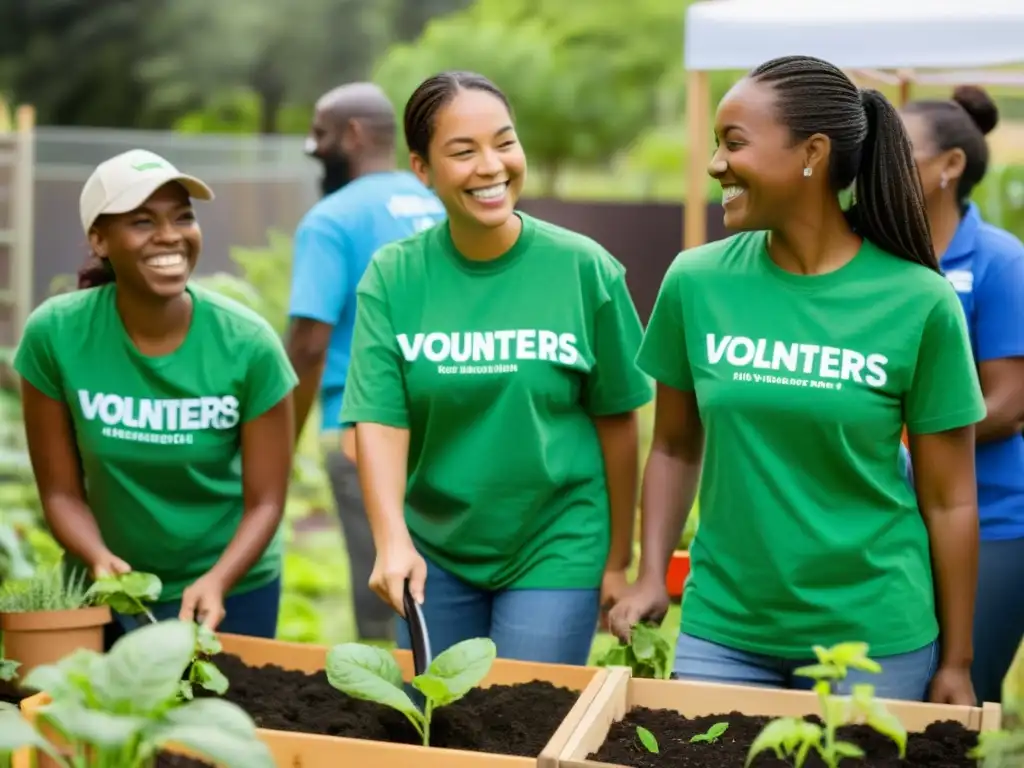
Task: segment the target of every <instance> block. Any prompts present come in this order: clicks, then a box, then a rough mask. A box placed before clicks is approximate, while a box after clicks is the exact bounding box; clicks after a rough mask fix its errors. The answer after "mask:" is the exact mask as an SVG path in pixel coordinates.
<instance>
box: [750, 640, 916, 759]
mask: <svg viewBox="0 0 1024 768" xmlns="http://www.w3.org/2000/svg"><path fill="white" fill-rule="evenodd" d="M867 653H868V645H867V643H839V644H838V645H835V646H833V647H831V648H825V647H823V646H820V645H816V646H814V655H815V656H816V657H817V659H818V663H817V664H812V665H810V666H807V667H800V668H799V669H797V670H796V671H795V673H796V674H798V675H801V676H803V677H809V678H811V679H813V680H815V683H814V692H815V693H816V694H818V700H819V701H820V703H821V709H822V719H823V720H824V722H825V726H824V728H822V727H821V726H820V725H818V724H817V723H812V722H809V721H807V720H804V719H803V718H798V717H783V718H779V719H777V720H773V721H771V722H770V723H768V725H766V726H765V727H764V729H763V730H762V731H761V733H760V734H758V736H757V738H756V739H754V743H753V744H751V745H750V751H749V752H748V753H747V762H746V765H748V766H749V765H750V762H751V761H752V760H753V759H754V758H755V757H756V756H757V755H759V754H760V753H761V752H764V751H765V750H769V749H770V750H772V751H774V752H775V755H776V756H777V757H778V758H779V759H780V760H781V759H784V757H793V758H794V765H795V766H796V768H800V767H801V766H802V765H803V764H804V761H805V760H806V759H807V755H808V754H809V753H810V751H811V750H812V749H813V750H815V751H816V752H817V753H818V754H819V755H820V756H821V759H822V760H823V761H824V763H825V765H827V766H828V767H829V768H838V766H839V763H840V762H842V760H843V759H844V758H847V757H849V758H858V757H863V756H864V751H863V750H862V749H861V748H860V747H858V746H857V745H856V744H851V743H850V742H848V741H840V740H839V739H837V738H836V731H837V730H838V729H839V727H840V726H843V725H847V724H850V723H855V722H862V723H864V724H865V725H867V726H869V727H870V728H873V729H874V730H876V731H878V733H880V734H882V735H883V736H888V737H889V738H890V739H892V740H893V741H894V742H896V745H897V746H898V747H899V754H900V757H901V758H902V757H904V756H905V755H906V751H907V732H906V729H905V728H904V727H903V724H902V723H901V722H900V721H899V719H898V718H897V717H895V716H894V715H893V714H892V713H890V712H889V711H888V710H887V709H886V708H885V706H884V705H883V704H882V703H881V702H879V701H876V700H875V698H874V694H875V687H874V686H873V685H869V684H866V683H862V684H858V685H854V686H853V688H852V695H850V696H844V697H839V696H832V681H835V680H843V679H845V678H846V675H847V674H848V672H849V670H850V669H859V670H861V671H863V672H872V673H878V672H881V671H882V667H881V666H880V665H879V664H878V662H877V661H874V660H873V659H870V658H868V655H867Z"/></svg>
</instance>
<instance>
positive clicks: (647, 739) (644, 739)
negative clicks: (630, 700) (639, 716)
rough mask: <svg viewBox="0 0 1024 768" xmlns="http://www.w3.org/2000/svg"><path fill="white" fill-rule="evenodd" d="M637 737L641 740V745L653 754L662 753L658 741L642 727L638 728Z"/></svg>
mask: <svg viewBox="0 0 1024 768" xmlns="http://www.w3.org/2000/svg"><path fill="white" fill-rule="evenodd" d="M636 736H637V738H638V739H640V743H641V744H643V745H644V749H646V750H647V751H648V752H650V753H651V754H655V755H656V754H658V753H659V752H661V748H660V747H658V740H657V739H656V738H654V734H653V733H651V732H650V731H648V730H647V729H646V728H644V727H643V726H642V725H638V726H637V727H636Z"/></svg>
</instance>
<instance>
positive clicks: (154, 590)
mask: <svg viewBox="0 0 1024 768" xmlns="http://www.w3.org/2000/svg"><path fill="white" fill-rule="evenodd" d="M163 588H164V585H163V583H162V582H161V581H160V577H159V576H155V575H154V574H152V573H145V572H143V571H129V572H128V573H115V574H107V575H104V576H101V577H100V578H98V579H96V581H95V582H93V585H92V586H91V587H89V598H90V599H92V600H93V601H94V602H95V603H96V604H97V605H109V606H110V608H111V609H112V610H114V611H117V612H118V613H120V614H123V615H125V616H135V615H138V614H144V615H145V616H146V618H148V619H149V621H150V623H151V624H155V623H156V617H155V616H154V615H153V613H152V612H151V611H150V610H149V608H147V607H146V603H152V602H156V601H157V600H159V599H160V593H161V592H162V591H163Z"/></svg>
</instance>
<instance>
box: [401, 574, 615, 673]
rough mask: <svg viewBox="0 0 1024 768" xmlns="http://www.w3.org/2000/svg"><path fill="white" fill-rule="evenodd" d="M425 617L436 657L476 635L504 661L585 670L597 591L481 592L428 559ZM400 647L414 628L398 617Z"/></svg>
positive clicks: (405, 646) (405, 645)
mask: <svg viewBox="0 0 1024 768" xmlns="http://www.w3.org/2000/svg"><path fill="white" fill-rule="evenodd" d="M425 592H426V594H425V595H424V601H423V605H422V611H423V618H424V620H425V621H426V624H427V633H428V634H429V636H430V646H431V651H432V652H433V654H434V656H435V657H436V656H437V655H438V654H440V653H441V652H442V651H444V650H445V649H446V648H450V647H451V646H453V645H455V644H456V643H459V642H461V641H463V640H468V639H470V638H473V637H489V638H490V639H491V640H493V641H494V644H495V645H496V646H497V647H498V656H499V657H500V658H503V659H516V660H519V661H536V662H541V663H547V664H575V665H579V666H584V665H586V663H587V660H588V658H589V657H590V647H591V644H592V643H593V640H594V635H595V633H596V632H597V622H598V617H599V613H600V600H601V598H600V590H598V589H506V590H501V591H498V592H489V591H486V590H482V589H477V588H476V587H473V586H471V585H469V584H467V583H466V582H464V581H462V580H461V579H459V578H458V577H456V576H454V575H453V574H451V573H448V572H447V571H445V570H443V569H442V568H440V567H438V566H437V565H435V564H433V563H431V562H430V561H429V560H428V561H427V585H426V590H425ZM396 622H397V623H396V626H395V629H396V632H395V634H396V640H397V641H398V647H399V648H402V649H405V650H409V649H411V648H412V641H411V640H410V637H409V628H408V625H407V624H406V622H405V619H403V618H402V617H401V616H398V617H397V618H396Z"/></svg>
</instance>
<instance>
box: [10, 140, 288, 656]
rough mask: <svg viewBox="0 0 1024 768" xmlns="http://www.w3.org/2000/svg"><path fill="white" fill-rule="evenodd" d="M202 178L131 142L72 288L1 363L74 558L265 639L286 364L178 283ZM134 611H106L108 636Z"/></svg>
mask: <svg viewBox="0 0 1024 768" xmlns="http://www.w3.org/2000/svg"><path fill="white" fill-rule="evenodd" d="M212 197H213V193H212V192H211V191H210V189H209V187H207V186H206V184H204V183H203V182H202V181H200V180H199V179H196V178H194V177H191V176H186V175H184V174H182V173H180V172H179V171H178V170H177V169H176V168H174V167H173V166H172V165H171V164H170V163H169V162H167V161H166V160H165V159H164V158H162V157H159V156H158V155H155V154H153V153H151V152H146V151H143V150H131V151H129V152H126V153H124V154H121V155H118V156H116V157H113V158H111V159H110V160H107V161H106V162H104V163H102V164H100V165H99V166H98V167H97V168H96V170H95V172H94V173H93V175H92V176H91V177H90V178H89V180H88V181H87V182H86V183H85V186H84V188H83V190H82V196H81V218H82V227H83V229H84V231H85V234H86V236H87V237H88V238H89V243H90V246H91V248H92V262H91V263H90V264H89V265H88V266H87V267H86V268H85V269H84V270H83V271H82V272H81V273H80V275H79V287H80V289H81V290H78V291H73V292H71V293H67V294H63V295H59V296H54V297H52V298H50V299H48V300H47V301H45V302H43V304H42V305H41V306H40V307H38V308H37V309H36V310H35V311H34V312H33V313H32V315H31V317H30V318H29V321H28V324H27V327H26V328H25V332H24V336H23V338H22V340H21V344H20V346H19V348H18V352H17V356H16V360H15V367H16V368H17V370H18V372H19V374H20V375H21V377H22V397H23V403H24V413H25V427H26V431H27V434H28V447H29V453H30V455H31V459H32V467H33V469H34V471H35V476H36V484H37V485H38V488H39V495H40V498H41V499H42V504H43V510H44V513H45V515H46V521H47V523H48V525H49V526H50V528H51V530H52V531H53V534H54V536H55V537H56V539H57V541H58V542H59V543H60V544H61V545H62V546H63V547H64V548H65V550H67V552H68V555H69V560H70V561H71V562H72V564H78V565H84V566H85V567H86V568H87V569H88V570H89V571H90V572H91V573H93V574H98V573H101V572H124V571H127V570H130V569H134V570H137V571H148V572H152V573H155V574H156V575H157V576H159V577H160V578H161V580H162V581H163V585H164V588H163V593H162V594H161V596H160V601H159V603H158V604H157V605H155V606H154V608H153V613H154V614H155V615H156V616H157V618H158V619H164V618H170V617H179V618H182V619H184V620H192V619H196V620H199V621H202V622H204V623H206V624H207V625H209V626H211V627H217V628H219V629H221V630H223V631H228V632H233V633H236V634H249V635H258V636H262V637H273V636H274V634H275V631H276V627H277V613H278V603H279V598H280V586H281V585H280V574H281V538H280V531H279V524H280V521H281V516H282V512H283V509H284V499H285V491H286V488H287V483H288V477H289V471H290V467H291V458H292V445H293V434H292V401H291V391H292V388H293V387H294V385H295V383H296V377H295V373H294V371H293V370H292V368H291V365H290V364H289V363H288V359H287V357H286V356H285V354H284V349H283V346H282V345H281V343H280V341H279V340H278V338H277V336H276V335H275V334H274V332H273V329H272V328H271V327H270V326H269V325H268V324H267V323H266V321H264V320H263V319H262V318H260V317H259V316H258V315H256V314H255V313H253V312H250V311H249V310H247V309H246V308H244V307H242V306H241V305H239V304H237V303H235V302H233V301H231V300H229V299H226V298H223V297H221V296H218V295H217V294H214V293H211V292H209V291H206V290H203V289H201V288H199V287H197V286H194V285H189V284H188V278H189V276H190V275H191V274H192V270H193V269H194V268H195V264H196V261H197V260H198V258H199V253H200V250H201V249H202V235H201V232H200V229H199V224H198V222H197V220H196V216H195V212H194V210H193V206H192V200H193V199H198V200H209V199H212ZM133 626H134V622H133V621H132V620H131V619H128V618H126V617H120V616H119V617H118V623H114V624H111V625H110V627H111V629H112V632H111V635H110V637H108V642H110V641H112V640H113V639H115V637H116V635H117V634H118V633H119V632H120V631H124V630H126V629H130V628H131V627H133Z"/></svg>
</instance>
